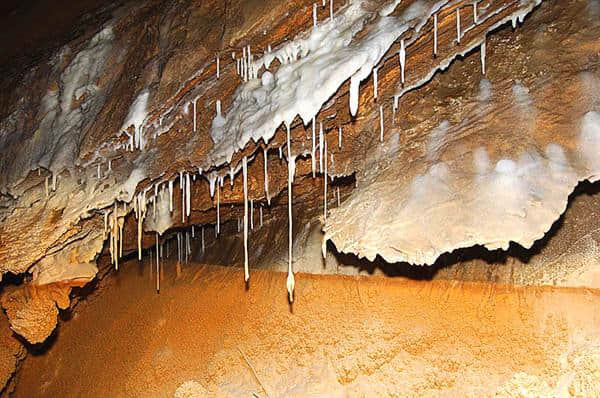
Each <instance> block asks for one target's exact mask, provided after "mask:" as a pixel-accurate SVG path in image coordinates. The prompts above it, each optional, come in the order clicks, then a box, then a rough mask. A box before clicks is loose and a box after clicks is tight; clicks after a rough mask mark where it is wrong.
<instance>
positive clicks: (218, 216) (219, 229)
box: [215, 189, 221, 235]
mask: <svg viewBox="0 0 600 398" xmlns="http://www.w3.org/2000/svg"><path fill="white" fill-rule="evenodd" d="M220 191H221V189H217V225H216V227H215V228H216V230H217V235H218V234H219V233H220V232H221V194H220Z"/></svg>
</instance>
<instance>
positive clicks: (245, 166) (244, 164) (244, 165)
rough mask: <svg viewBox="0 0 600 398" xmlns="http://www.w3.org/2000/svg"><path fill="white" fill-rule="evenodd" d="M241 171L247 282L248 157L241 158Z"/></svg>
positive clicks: (248, 275)
mask: <svg viewBox="0 0 600 398" xmlns="http://www.w3.org/2000/svg"><path fill="white" fill-rule="evenodd" d="M242 173H243V175H244V280H245V281H246V282H248V279H250V273H249V272H248V158H247V157H246V156H244V157H243V158H242Z"/></svg>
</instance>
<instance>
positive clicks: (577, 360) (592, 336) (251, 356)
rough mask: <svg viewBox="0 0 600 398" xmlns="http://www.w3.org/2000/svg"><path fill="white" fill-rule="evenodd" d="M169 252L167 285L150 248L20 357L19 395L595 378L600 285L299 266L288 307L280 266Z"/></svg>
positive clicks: (408, 390)
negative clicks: (154, 269)
mask: <svg viewBox="0 0 600 398" xmlns="http://www.w3.org/2000/svg"><path fill="white" fill-rule="evenodd" d="M147 261H148V260H147ZM163 265H164V273H163V280H162V285H161V292H160V294H158V295H157V294H156V291H155V289H154V283H155V282H154V279H151V276H150V274H149V264H148V263H146V265H145V266H140V265H138V263H137V262H129V263H126V264H124V265H123V266H122V267H121V269H120V271H119V272H118V274H112V275H110V276H109V277H108V278H107V279H108V281H106V282H103V284H102V286H101V288H100V289H97V290H96V291H95V292H94V293H93V294H91V295H89V296H88V297H87V298H86V299H85V300H84V301H83V302H82V303H80V304H79V306H78V307H77V308H76V309H75V310H74V311H73V313H72V314H71V319H69V320H67V321H66V322H61V325H60V329H59V331H58V332H57V336H53V341H52V342H51V345H50V347H49V348H48V349H47V350H46V351H45V352H44V353H43V354H42V353H40V354H38V355H30V356H29V357H28V358H27V359H26V360H25V362H24V364H23V367H22V369H21V372H20V373H19V374H18V379H17V383H16V385H17V387H16V391H15V394H14V396H15V397H33V396H42V397H58V396H86V397H141V396H143V397H150V396H151V397H168V396H173V394H174V393H175V391H176V390H177V388H178V387H179V386H180V385H181V384H182V383H184V382H186V381H189V380H195V381H196V382H198V383H200V384H202V385H203V386H204V387H205V388H206V389H207V390H208V391H209V392H210V393H212V394H214V395H215V396H233V397H238V396H245V397H249V396H252V394H253V393H256V394H257V396H259V397H318V396H323V397H325V396H327V397H337V396H340V397H341V396H352V397H354V396H356V397H359V396H419V397H423V396H489V395H493V394H494V393H495V392H497V391H498V390H500V391H504V393H505V394H506V395H501V396H521V395H517V394H515V395H511V394H512V393H513V392H518V391H521V392H523V391H531V392H534V393H535V392H540V393H544V392H546V393H547V392H548V391H550V389H553V390H554V391H562V392H566V391H567V390H569V389H570V392H571V393H576V392H578V391H580V392H581V391H583V392H584V393H585V394H583V395H586V394H587V393H590V391H593V389H595V388H600V387H598V386H595V385H594V383H597V380H599V379H598V378H596V379H594V378H595V377H598V375H599V374H600V338H599V336H600V291H598V290H590V289H574V288H555V287H544V288H540V287H516V286H507V285H493V284H484V283H465V282H452V281H442V280H437V281H412V280H407V279H402V278H384V277H349V276H333V275H307V274H297V277H296V301H295V303H294V305H293V307H290V306H289V305H288V303H287V300H286V290H285V280H286V275H285V274H283V273H277V272H272V271H256V270H254V271H251V278H250V288H249V290H246V289H245V286H244V282H243V270H242V269H240V268H233V267H229V268H224V267H217V266H207V265H199V264H196V265H184V266H182V268H181V272H180V273H179V275H177V272H176V271H175V265H174V263H173V262H167V263H163ZM594 372H596V373H594ZM519 389H521V390H519ZM597 391H598V390H596V392H597ZM181 396H185V395H181ZM190 396H192V395H190ZM211 396H212V395H211Z"/></svg>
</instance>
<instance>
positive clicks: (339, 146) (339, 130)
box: [338, 127, 342, 149]
mask: <svg viewBox="0 0 600 398" xmlns="http://www.w3.org/2000/svg"><path fill="white" fill-rule="evenodd" d="M338 148H339V149H342V128H341V127H338Z"/></svg>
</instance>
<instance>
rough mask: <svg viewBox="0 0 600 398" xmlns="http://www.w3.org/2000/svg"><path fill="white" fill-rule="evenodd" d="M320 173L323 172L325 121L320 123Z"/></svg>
mask: <svg viewBox="0 0 600 398" xmlns="http://www.w3.org/2000/svg"><path fill="white" fill-rule="evenodd" d="M319 173H323V122H321V123H319Z"/></svg>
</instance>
